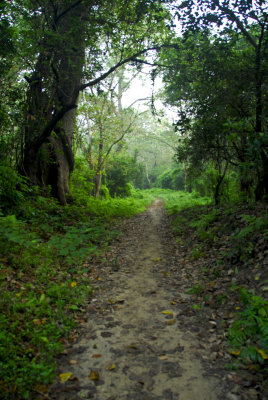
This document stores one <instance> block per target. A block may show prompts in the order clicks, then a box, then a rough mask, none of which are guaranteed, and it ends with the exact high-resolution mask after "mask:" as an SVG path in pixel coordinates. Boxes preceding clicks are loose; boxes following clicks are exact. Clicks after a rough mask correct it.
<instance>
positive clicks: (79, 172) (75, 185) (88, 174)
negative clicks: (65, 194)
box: [70, 157, 94, 198]
mask: <svg viewBox="0 0 268 400" xmlns="http://www.w3.org/2000/svg"><path fill="white" fill-rule="evenodd" d="M93 176H94V171H92V170H91V169H90V167H89V164H88V162H87V160H86V158H85V157H76V158H75V168H74V171H73V173H72V175H71V181H70V190H71V193H72V194H73V196H74V197H76V198H81V197H83V196H89V195H91V194H93V188H94V184H93Z"/></svg>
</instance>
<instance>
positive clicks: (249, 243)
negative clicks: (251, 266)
mask: <svg viewBox="0 0 268 400" xmlns="http://www.w3.org/2000/svg"><path fill="white" fill-rule="evenodd" d="M243 220H244V223H246V226H245V227H243V228H241V229H237V231H236V232H235V233H234V235H233V236H232V238H231V249H230V251H229V253H228V255H227V257H228V258H231V259H234V260H239V261H243V262H247V261H248V260H249V259H251V258H252V257H253V255H254V242H253V240H252V239H253V238H254V235H256V234H258V233H262V234H263V235H264V240H268V216H267V215H263V216H261V217H255V216H250V215H243Z"/></svg>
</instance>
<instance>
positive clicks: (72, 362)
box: [69, 360, 78, 365]
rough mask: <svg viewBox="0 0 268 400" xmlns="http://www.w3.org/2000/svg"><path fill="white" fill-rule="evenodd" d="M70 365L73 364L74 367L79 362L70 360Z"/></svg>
mask: <svg viewBox="0 0 268 400" xmlns="http://www.w3.org/2000/svg"><path fill="white" fill-rule="evenodd" d="M69 363H70V364H72V365H74V364H77V363H78V361H77V360H70V361H69Z"/></svg>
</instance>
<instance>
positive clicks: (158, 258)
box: [153, 257, 161, 261]
mask: <svg viewBox="0 0 268 400" xmlns="http://www.w3.org/2000/svg"><path fill="white" fill-rule="evenodd" d="M153 261H161V257H156V258H153Z"/></svg>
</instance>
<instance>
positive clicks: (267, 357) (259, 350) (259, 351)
mask: <svg viewBox="0 0 268 400" xmlns="http://www.w3.org/2000/svg"><path fill="white" fill-rule="evenodd" d="M257 352H258V353H259V354H260V355H261V356H262V358H263V359H264V360H267V359H268V356H267V354H266V353H265V352H264V351H263V350H261V349H257Z"/></svg>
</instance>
